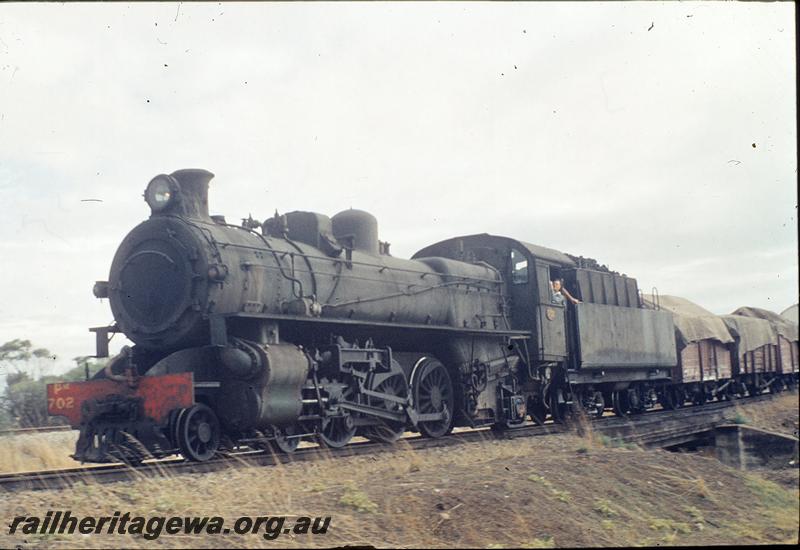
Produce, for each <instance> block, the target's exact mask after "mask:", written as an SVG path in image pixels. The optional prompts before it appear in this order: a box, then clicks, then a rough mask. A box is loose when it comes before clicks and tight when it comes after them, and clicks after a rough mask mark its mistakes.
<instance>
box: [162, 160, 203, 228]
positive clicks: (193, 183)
mask: <svg viewBox="0 0 800 550" xmlns="http://www.w3.org/2000/svg"><path fill="white" fill-rule="evenodd" d="M170 175H171V176H172V177H173V178H175V179H176V180H177V182H178V184H179V185H180V186H181V191H180V195H181V196H180V201H179V203H178V205H177V208H176V209H175V211H176V212H175V213H176V214H179V215H183V216H186V217H187V218H198V219H201V220H208V221H211V217H210V216H209V214H208V184H209V182H210V181H211V179H212V178H213V177H214V174H212V173H211V172H209V171H208V170H203V169H202V168H186V169H184V170H176V171H175V172H173V173H172V174H170Z"/></svg>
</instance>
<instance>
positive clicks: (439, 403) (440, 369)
mask: <svg viewBox="0 0 800 550" xmlns="http://www.w3.org/2000/svg"><path fill="white" fill-rule="evenodd" d="M418 368H419V372H418V374H417V376H416V377H415V380H414V381H412V383H413V386H414V405H415V406H416V408H417V412H418V413H419V414H431V413H439V412H444V418H442V419H441V420H431V421H425V422H420V423H419V424H418V427H419V431H420V433H422V435H424V436H425V437H431V438H437V437H442V436H443V435H446V434H447V433H449V432H450V430H451V429H452V427H453V407H454V405H455V399H454V396H453V382H452V381H451V380H450V375H449V374H448V373H447V369H446V368H445V367H444V365H442V364H441V363H440V362H439V361H437V360H436V359H425V362H424V363H423V364H422V365H420V366H419V367H418Z"/></svg>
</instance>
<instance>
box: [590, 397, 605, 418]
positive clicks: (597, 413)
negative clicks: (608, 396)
mask: <svg viewBox="0 0 800 550" xmlns="http://www.w3.org/2000/svg"><path fill="white" fill-rule="evenodd" d="M592 401H593V402H594V413H593V414H592V415H591V416H593V417H595V418H603V415H604V414H605V412H606V400H605V398H604V397H603V392H599V391H596V392H594V394H593V395H592Z"/></svg>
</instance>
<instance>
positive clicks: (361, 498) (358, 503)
mask: <svg viewBox="0 0 800 550" xmlns="http://www.w3.org/2000/svg"><path fill="white" fill-rule="evenodd" d="M339 503H340V504H344V505H345V506H349V507H351V508H355V509H356V510H358V511H359V512H366V513H369V514H374V513H375V512H377V511H378V505H377V504H375V503H374V502H372V501H371V500H370V499H369V496H368V495H367V494H366V493H365V492H364V491H361V490H360V489H358V488H356V487H355V485H353V484H349V485H347V486H346V487H345V489H344V494H343V495H342V496H341V497H340V498H339Z"/></svg>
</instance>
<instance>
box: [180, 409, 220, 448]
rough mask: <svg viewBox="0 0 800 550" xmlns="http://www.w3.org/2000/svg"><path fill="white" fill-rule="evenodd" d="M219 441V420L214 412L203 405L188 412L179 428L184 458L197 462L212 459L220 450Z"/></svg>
mask: <svg viewBox="0 0 800 550" xmlns="http://www.w3.org/2000/svg"><path fill="white" fill-rule="evenodd" d="M219 439H220V428H219V420H217V415H216V414H214V411H212V410H211V409H210V408H209V407H208V406H206V405H204V404H202V403H197V404H195V405H192V406H191V407H189V408H188V409H187V410H186V414H184V415H183V418H182V419H181V422H180V424H179V426H178V445H179V447H180V449H181V454H182V455H183V456H184V458H187V459H189V460H194V461H195V462H204V461H206V460H208V459H210V458H211V457H212V456H214V454H215V453H216V452H217V449H218V448H219Z"/></svg>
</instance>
